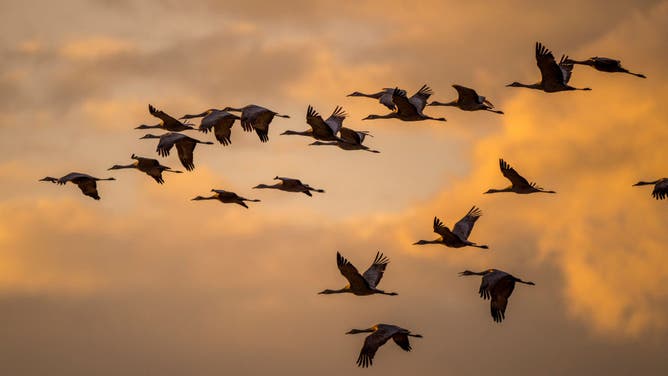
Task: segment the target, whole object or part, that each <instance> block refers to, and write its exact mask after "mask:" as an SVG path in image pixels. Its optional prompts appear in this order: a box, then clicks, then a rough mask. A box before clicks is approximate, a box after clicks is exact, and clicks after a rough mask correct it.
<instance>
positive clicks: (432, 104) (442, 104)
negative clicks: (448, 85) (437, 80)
mask: <svg viewBox="0 0 668 376" xmlns="http://www.w3.org/2000/svg"><path fill="white" fill-rule="evenodd" d="M429 105H430V106H457V101H452V102H445V103H443V102H436V101H433V102H431V103H430V104H429Z"/></svg>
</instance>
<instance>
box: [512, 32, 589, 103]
mask: <svg viewBox="0 0 668 376" xmlns="http://www.w3.org/2000/svg"><path fill="white" fill-rule="evenodd" d="M567 60H568V56H565V55H563V56H562V57H561V60H560V61H559V64H557V61H556V60H555V59H554V55H552V51H550V50H548V49H547V48H546V47H545V46H543V45H542V44H540V43H538V42H536V63H537V64H538V69H540V75H541V81H540V82H537V83H535V84H521V83H519V82H513V83H512V84H509V85H506V86H510V87H525V88H529V89H537V90H543V91H544V92H546V93H556V92H559V91H568V90H591V89H590V88H588V87H586V88H583V89H579V88H575V87H572V86H569V85H568V81H570V79H571V73H572V72H573V64H571V63H568V62H567Z"/></svg>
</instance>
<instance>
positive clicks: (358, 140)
mask: <svg viewBox="0 0 668 376" xmlns="http://www.w3.org/2000/svg"><path fill="white" fill-rule="evenodd" d="M339 133H340V140H337V141H333V142H320V141H315V142H313V143H311V144H310V145H315V146H320V145H330V146H338V147H339V148H340V149H343V150H364V151H368V152H370V153H380V152H379V151H378V150H373V149H371V148H369V147H368V146H366V145H363V144H362V142H364V139H365V138H366V137H367V136H369V137H372V136H371V134H369V132H368V131H356V130H353V129H350V128H346V127H341V129H340V130H339Z"/></svg>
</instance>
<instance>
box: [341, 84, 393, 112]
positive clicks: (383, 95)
mask: <svg viewBox="0 0 668 376" xmlns="http://www.w3.org/2000/svg"><path fill="white" fill-rule="evenodd" d="M393 92H394V89H392V88H388V87H386V88H383V90H382V91H379V92H377V93H373V94H364V93H360V92H359V91H356V92H354V93H351V94H348V95H347V96H348V97H367V98H373V99H378V102H380V103H381V104H382V105H383V106H385V107H387V108H389V109H390V111H394V110H396V109H397V106H395V105H394V102H393V101H392V93H393Z"/></svg>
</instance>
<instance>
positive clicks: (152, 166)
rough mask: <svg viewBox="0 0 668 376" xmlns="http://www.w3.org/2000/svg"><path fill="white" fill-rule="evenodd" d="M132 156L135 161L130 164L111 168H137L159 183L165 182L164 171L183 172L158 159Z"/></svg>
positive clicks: (111, 168)
mask: <svg viewBox="0 0 668 376" xmlns="http://www.w3.org/2000/svg"><path fill="white" fill-rule="evenodd" d="M130 158H132V159H134V160H135V161H134V162H133V163H131V164H129V165H113V166H112V167H110V168H109V170H120V169H124V168H135V169H137V170H139V171H141V172H143V173H145V174H146V175H148V176H150V177H152V178H153V179H155V181H157V182H158V184H163V183H164V182H165V180H164V179H163V178H162V173H163V172H173V173H176V174H180V173H181V172H182V171H176V170H172V168H171V167H167V166H163V165H161V164H160V162H158V160H157V159H152V158H144V157H138V156H136V155H134V154H132V155H131V156H130Z"/></svg>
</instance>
